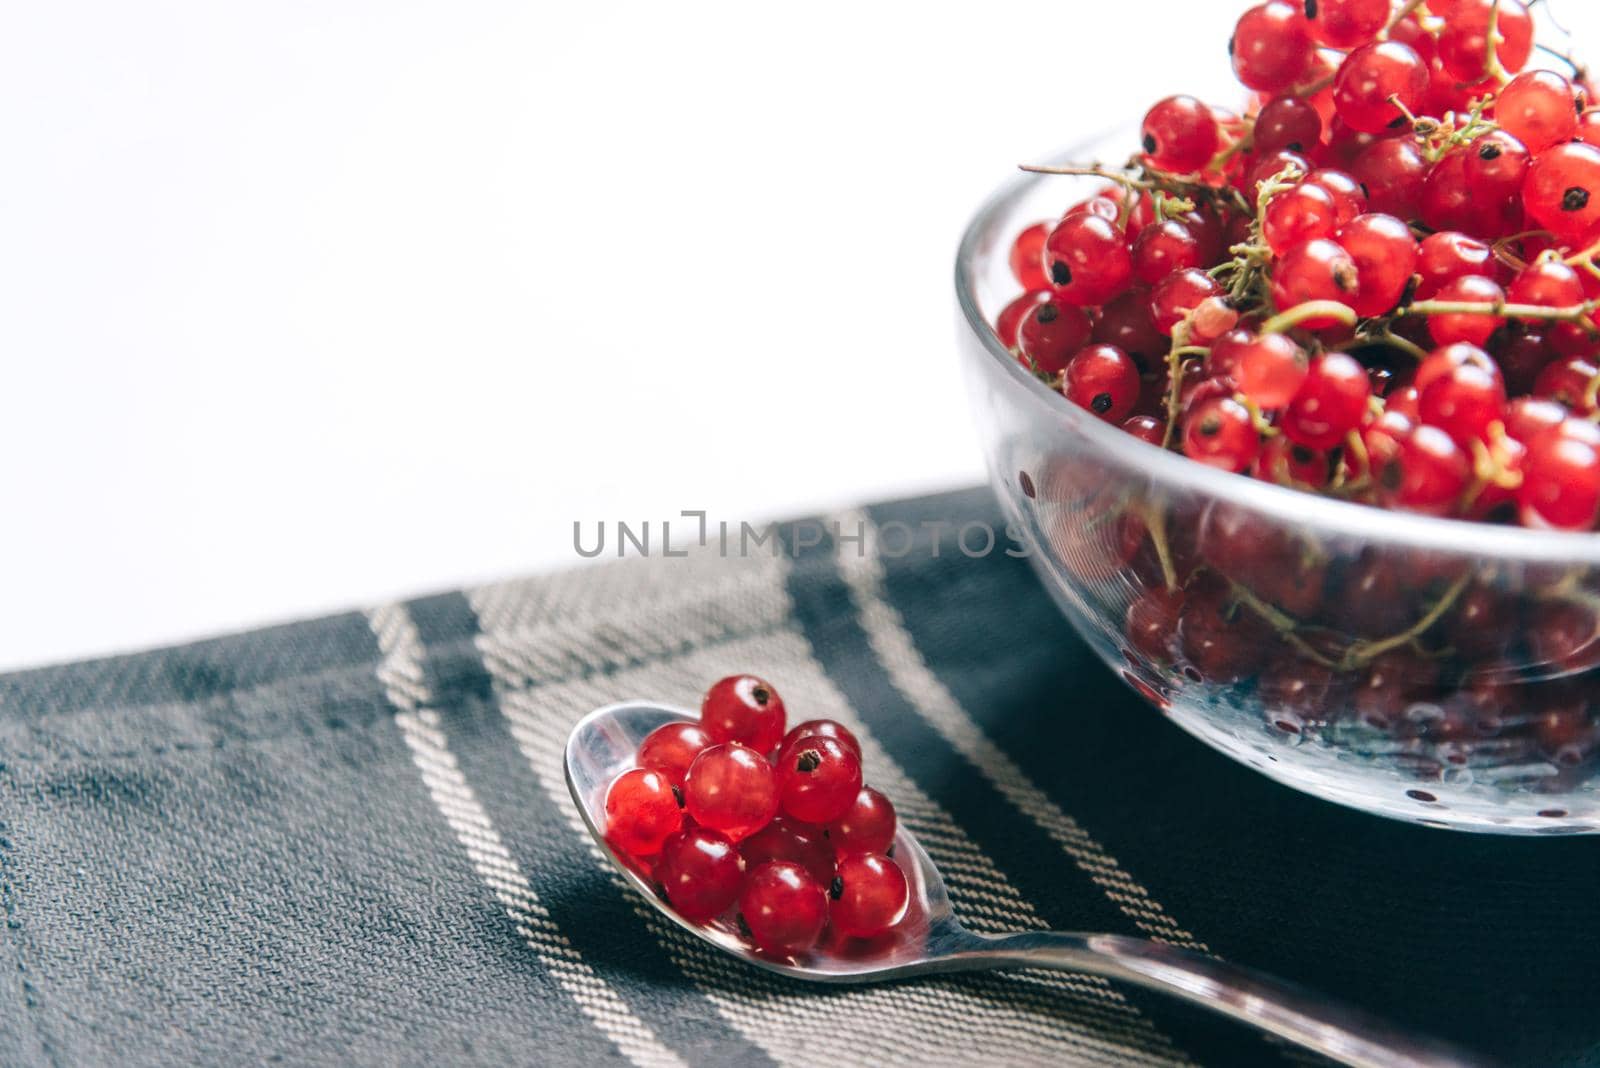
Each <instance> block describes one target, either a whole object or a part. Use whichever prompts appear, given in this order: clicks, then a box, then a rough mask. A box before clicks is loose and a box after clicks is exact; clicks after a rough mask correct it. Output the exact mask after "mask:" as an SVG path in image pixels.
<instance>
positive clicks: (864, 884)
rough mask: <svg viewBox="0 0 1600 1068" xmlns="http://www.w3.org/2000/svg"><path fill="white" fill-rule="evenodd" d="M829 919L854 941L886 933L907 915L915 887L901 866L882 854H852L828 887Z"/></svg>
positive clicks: (835, 928)
mask: <svg viewBox="0 0 1600 1068" xmlns="http://www.w3.org/2000/svg"><path fill="white" fill-rule="evenodd" d="M828 897H829V898H830V899H831V900H832V904H831V905H830V906H829V908H828V918H829V920H830V922H832V924H833V928H834V930H836V931H838V932H839V933H840V934H843V935H846V936H848V937H851V938H871V937H873V936H874V935H879V934H882V933H883V932H884V931H887V930H888V929H889V928H891V927H893V926H894V925H895V924H897V923H899V922H900V918H901V917H902V916H904V915H905V913H906V906H907V904H908V903H909V902H910V900H911V888H910V887H909V886H908V885H907V884H906V874H905V872H903V871H901V870H900V866H899V865H898V864H896V863H895V862H894V861H893V860H890V859H889V858H888V857H886V856H883V855H882V854H880V853H852V854H850V855H849V856H846V857H842V858H840V860H839V868H838V872H837V873H836V874H835V875H834V877H833V884H832V885H831V886H830V887H829V888H828Z"/></svg>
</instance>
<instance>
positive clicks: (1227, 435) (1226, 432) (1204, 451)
mask: <svg viewBox="0 0 1600 1068" xmlns="http://www.w3.org/2000/svg"><path fill="white" fill-rule="evenodd" d="M1260 448H1261V437H1260V435H1259V434H1258V433H1257V432H1256V428H1255V424H1254V423H1252V422H1251V420H1250V413H1249V412H1248V411H1246V410H1245V408H1244V406H1243V405H1242V404H1240V403H1238V402H1237V401H1235V400H1234V399H1233V398H1232V397H1212V398H1211V399H1210V400H1207V401H1203V402H1202V403H1200V404H1199V405H1197V406H1196V407H1195V409H1194V411H1192V412H1191V413H1189V416H1188V418H1187V419H1185V420H1184V427H1183V454H1184V455H1185V456H1187V457H1189V458H1190V459H1191V460H1198V461H1200V462H1201V463H1203V464H1207V465H1209V466H1211V467H1220V468H1221V469H1222V470H1224V471H1233V472H1242V471H1246V470H1248V469H1249V467H1250V465H1251V464H1253V463H1255V459H1256V453H1257V452H1258V451H1260Z"/></svg>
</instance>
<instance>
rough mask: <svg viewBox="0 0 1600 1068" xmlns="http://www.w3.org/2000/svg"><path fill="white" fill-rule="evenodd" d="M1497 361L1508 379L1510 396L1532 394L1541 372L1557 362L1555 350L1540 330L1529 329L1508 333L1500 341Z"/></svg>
mask: <svg viewBox="0 0 1600 1068" xmlns="http://www.w3.org/2000/svg"><path fill="white" fill-rule="evenodd" d="M1495 341H1496V342H1497V344H1496V345H1495V347H1494V358H1495V360H1496V361H1497V362H1498V363H1499V364H1500V370H1501V372H1502V373H1504V375H1505V379H1506V392H1507V394H1510V395H1513V396H1515V395H1518V394H1524V393H1530V392H1532V391H1533V384H1534V382H1536V381H1537V380H1538V378H1539V372H1541V371H1543V370H1544V369H1545V367H1546V366H1547V365H1548V364H1549V363H1550V361H1551V360H1552V359H1554V358H1555V349H1554V348H1552V347H1551V345H1550V341H1549V339H1548V338H1547V337H1545V335H1544V334H1542V333H1540V332H1539V331H1538V330H1530V329H1528V328H1526V327H1524V328H1522V329H1520V330H1511V331H1507V332H1506V335H1505V336H1502V337H1500V338H1496V339H1495Z"/></svg>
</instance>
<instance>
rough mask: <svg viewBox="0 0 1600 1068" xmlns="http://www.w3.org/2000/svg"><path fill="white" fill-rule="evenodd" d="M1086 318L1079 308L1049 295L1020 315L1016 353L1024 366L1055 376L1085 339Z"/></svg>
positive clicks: (1060, 297)
mask: <svg viewBox="0 0 1600 1068" xmlns="http://www.w3.org/2000/svg"><path fill="white" fill-rule="evenodd" d="M1089 331H1090V326H1089V316H1088V313H1086V312H1085V311H1084V310H1083V309H1082V308H1080V307H1078V306H1077V305H1075V304H1073V303H1071V302H1069V301H1068V300H1066V299H1065V298H1064V297H1062V296H1061V294H1060V293H1058V292H1052V293H1051V294H1050V295H1049V296H1048V297H1046V298H1045V299H1044V300H1042V301H1039V302H1038V303H1036V304H1034V305H1033V306H1031V307H1029V308H1028V309H1027V310H1026V311H1024V312H1023V313H1022V321H1021V322H1020V323H1019V324H1018V325H1017V350H1018V352H1019V357H1018V358H1019V359H1020V360H1021V362H1022V365H1023V366H1024V367H1028V368H1030V369H1031V368H1037V369H1038V370H1040V371H1043V372H1044V373H1045V374H1047V375H1058V374H1060V373H1061V372H1062V371H1064V370H1066V368H1067V361H1068V360H1070V359H1071V358H1072V354H1073V353H1075V352H1077V351H1078V350H1079V349H1081V348H1082V347H1083V346H1084V343H1085V342H1087V341H1088V340H1089Z"/></svg>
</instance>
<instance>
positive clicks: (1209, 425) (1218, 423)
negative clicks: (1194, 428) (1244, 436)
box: [1198, 416, 1222, 438]
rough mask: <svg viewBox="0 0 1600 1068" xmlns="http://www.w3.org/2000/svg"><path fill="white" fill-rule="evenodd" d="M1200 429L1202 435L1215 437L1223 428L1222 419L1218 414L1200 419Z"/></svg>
mask: <svg viewBox="0 0 1600 1068" xmlns="http://www.w3.org/2000/svg"><path fill="white" fill-rule="evenodd" d="M1198 429H1199V431H1200V434H1201V436H1202V437H1208V438H1214V437H1216V436H1217V432H1218V431H1220V430H1221V429H1222V420H1221V419H1218V418H1217V417H1216V416H1208V417H1207V418H1205V419H1202V420H1200V426H1199V428H1198Z"/></svg>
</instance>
